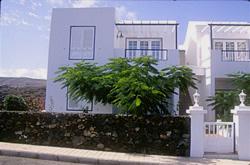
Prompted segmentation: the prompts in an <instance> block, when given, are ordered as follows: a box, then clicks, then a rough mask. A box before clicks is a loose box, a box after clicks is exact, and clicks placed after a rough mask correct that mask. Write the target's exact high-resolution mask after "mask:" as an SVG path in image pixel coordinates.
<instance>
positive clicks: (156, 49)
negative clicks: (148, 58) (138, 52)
mask: <svg viewBox="0 0 250 165" xmlns="http://www.w3.org/2000/svg"><path fill="white" fill-rule="evenodd" d="M160 48H161V43H160V41H152V42H151V49H152V55H153V57H154V58H155V59H157V60H159V59H162V57H160Z"/></svg>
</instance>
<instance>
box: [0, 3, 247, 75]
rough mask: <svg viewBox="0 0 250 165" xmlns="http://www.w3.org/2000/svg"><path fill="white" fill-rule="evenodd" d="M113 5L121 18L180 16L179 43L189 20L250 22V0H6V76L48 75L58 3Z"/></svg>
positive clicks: (1, 46) (2, 53)
mask: <svg viewBox="0 0 250 165" xmlns="http://www.w3.org/2000/svg"><path fill="white" fill-rule="evenodd" d="M107 6H109V7H115V8H116V14H117V19H129V20H130V19H137V20H176V21H177V22H178V23H180V26H179V36H178V39H179V41H178V42H179V44H182V43H183V40H184V37H185V33H186V28H187V23H188V21H244V22H245V21H246V22H250V2H247V1H241V0H225V1H223V0H218V1H216V0H211V1H203V0H196V1H191V0H186V1H185V0H181V1H178V0H177V1H167V0H166V1H163V0H158V1H157V0H152V1H150V0H144V1H143V0H138V1H132V0H127V1H122V0H119V1H114V0H113V1H112V0H109V1H104V0H100V1H98V0H2V11H1V12H2V16H1V29H0V30H1V31H0V37H1V38H0V39H1V40H0V76H11V77H13V76H14V77H20V76H22V77H23V76H25V77H33V78H46V72H47V71H46V70H47V60H48V46H49V32H50V16H51V12H52V8H55V7H107Z"/></svg>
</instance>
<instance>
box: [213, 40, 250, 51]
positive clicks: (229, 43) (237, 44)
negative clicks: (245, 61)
mask: <svg viewBox="0 0 250 165" xmlns="http://www.w3.org/2000/svg"><path fill="white" fill-rule="evenodd" d="M214 49H215V50H229V51H233V50H247V49H248V44H247V41H246V40H233V39H232V40H219V39H218V40H215V41H214Z"/></svg>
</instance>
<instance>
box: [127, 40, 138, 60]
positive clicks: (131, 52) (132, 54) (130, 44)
mask: <svg viewBox="0 0 250 165" xmlns="http://www.w3.org/2000/svg"><path fill="white" fill-rule="evenodd" d="M128 49H130V50H129V52H128V57H129V58H135V57H136V49H137V41H129V42H128Z"/></svg>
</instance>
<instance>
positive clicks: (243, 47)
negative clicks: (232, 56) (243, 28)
mask: <svg viewBox="0 0 250 165" xmlns="http://www.w3.org/2000/svg"><path fill="white" fill-rule="evenodd" d="M237 47H238V50H247V44H246V42H237Z"/></svg>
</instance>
